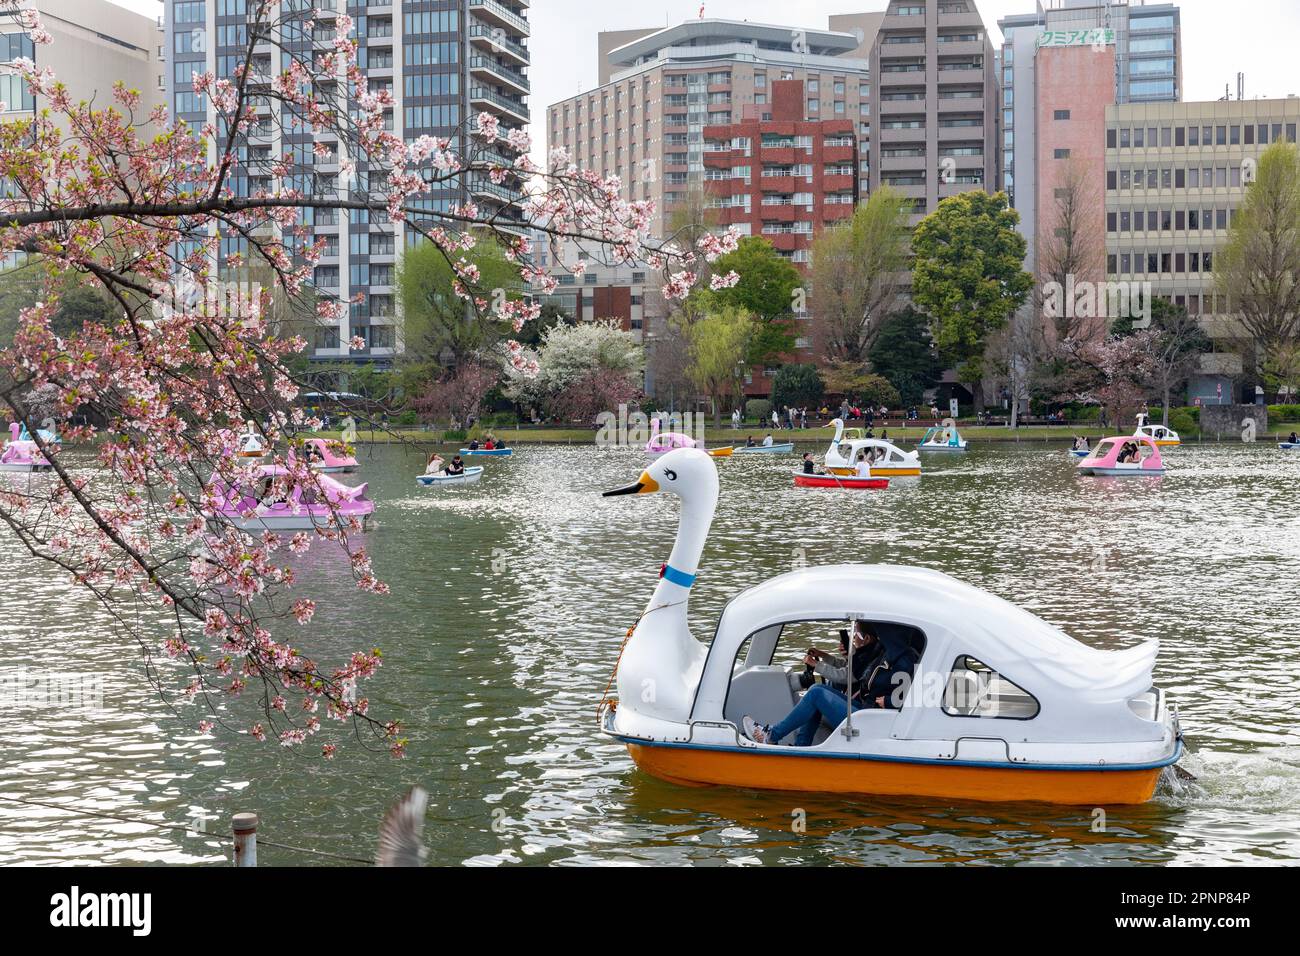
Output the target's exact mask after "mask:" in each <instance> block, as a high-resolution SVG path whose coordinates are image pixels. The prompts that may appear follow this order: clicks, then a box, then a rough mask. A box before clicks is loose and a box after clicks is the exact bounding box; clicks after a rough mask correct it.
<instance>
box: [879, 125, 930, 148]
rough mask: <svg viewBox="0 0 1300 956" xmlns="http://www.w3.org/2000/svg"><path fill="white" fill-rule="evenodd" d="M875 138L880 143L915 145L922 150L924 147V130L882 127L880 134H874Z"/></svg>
mask: <svg viewBox="0 0 1300 956" xmlns="http://www.w3.org/2000/svg"><path fill="white" fill-rule="evenodd" d="M875 138H876V141H877V142H880V143H890V144H894V143H909V144H912V143H915V144H917V145H919V146H921V147H922V148H924V146H925V130H924V129H889V128H888V127H883V128H881V130H880V132H878V133H876V134H875Z"/></svg>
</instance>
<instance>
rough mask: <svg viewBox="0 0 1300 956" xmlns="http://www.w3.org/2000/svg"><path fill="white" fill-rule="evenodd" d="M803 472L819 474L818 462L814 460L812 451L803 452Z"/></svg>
mask: <svg viewBox="0 0 1300 956" xmlns="http://www.w3.org/2000/svg"><path fill="white" fill-rule="evenodd" d="M803 473H804V474H805V475H815V474H817V462H816V461H814V460H813V456H812V452H810V451H806V452H804V453H803Z"/></svg>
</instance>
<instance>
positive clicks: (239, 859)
mask: <svg viewBox="0 0 1300 956" xmlns="http://www.w3.org/2000/svg"><path fill="white" fill-rule="evenodd" d="M230 826H231V829H232V830H234V833H235V866H257V814H256V813H236V814H235V815H234V817H232V818H231V820H230Z"/></svg>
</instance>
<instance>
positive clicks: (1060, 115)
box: [1052, 110, 1070, 120]
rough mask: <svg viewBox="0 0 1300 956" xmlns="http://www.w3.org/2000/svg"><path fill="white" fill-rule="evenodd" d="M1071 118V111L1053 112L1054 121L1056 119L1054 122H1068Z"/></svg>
mask: <svg viewBox="0 0 1300 956" xmlns="http://www.w3.org/2000/svg"><path fill="white" fill-rule="evenodd" d="M1069 118H1070V111H1069V110H1053V111H1052V119H1054V120H1068V119H1069Z"/></svg>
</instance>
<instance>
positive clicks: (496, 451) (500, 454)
mask: <svg viewBox="0 0 1300 956" xmlns="http://www.w3.org/2000/svg"><path fill="white" fill-rule="evenodd" d="M460 453H461V454H462V455H475V456H477V457H480V458H482V457H484V456H488V455H490V456H492V457H493V458H507V457H509V456H510V455H513V454H514V453H515V450H514V449H513V448H473V449H471V448H462V449H461V450H460Z"/></svg>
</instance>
